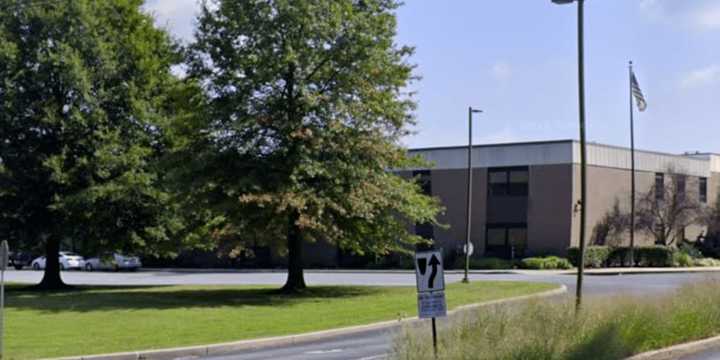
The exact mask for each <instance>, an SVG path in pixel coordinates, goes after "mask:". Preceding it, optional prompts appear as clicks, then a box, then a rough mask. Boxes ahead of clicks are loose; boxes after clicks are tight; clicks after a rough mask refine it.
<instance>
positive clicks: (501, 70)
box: [490, 62, 512, 82]
mask: <svg viewBox="0 0 720 360" xmlns="http://www.w3.org/2000/svg"><path fill="white" fill-rule="evenodd" d="M490 73H491V74H492V76H493V77H494V78H495V79H496V80H498V81H501V82H505V81H507V80H510V78H511V77H512V68H511V67H510V65H509V64H508V63H505V62H498V63H496V64H495V65H493V67H492V68H491V69H490Z"/></svg>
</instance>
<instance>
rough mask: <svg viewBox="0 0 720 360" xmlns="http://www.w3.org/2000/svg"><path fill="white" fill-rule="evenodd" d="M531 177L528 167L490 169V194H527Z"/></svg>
mask: <svg viewBox="0 0 720 360" xmlns="http://www.w3.org/2000/svg"><path fill="white" fill-rule="evenodd" d="M529 178H530V175H529V173H528V169H527V167H521V168H500V169H490V170H489V171H488V194H489V195H492V196H527V194H528V181H529Z"/></svg>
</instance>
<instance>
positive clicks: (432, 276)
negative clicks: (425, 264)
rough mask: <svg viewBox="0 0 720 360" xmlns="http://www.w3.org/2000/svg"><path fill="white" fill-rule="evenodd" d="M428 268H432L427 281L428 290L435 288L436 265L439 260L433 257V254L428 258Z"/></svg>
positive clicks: (438, 263)
mask: <svg viewBox="0 0 720 360" xmlns="http://www.w3.org/2000/svg"><path fill="white" fill-rule="evenodd" d="M429 264H430V266H432V272H430V278H429V279H428V288H430V289H432V288H434V287H435V286H434V285H435V276H437V273H438V265H440V260H438V258H437V257H436V256H435V254H433V255H432V257H431V258H430V263H429Z"/></svg>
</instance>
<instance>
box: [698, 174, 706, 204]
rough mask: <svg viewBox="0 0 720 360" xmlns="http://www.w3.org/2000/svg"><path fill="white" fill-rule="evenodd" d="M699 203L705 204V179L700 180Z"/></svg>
mask: <svg viewBox="0 0 720 360" xmlns="http://www.w3.org/2000/svg"><path fill="white" fill-rule="evenodd" d="M700 202H701V203H707V178H704V177H701V178H700Z"/></svg>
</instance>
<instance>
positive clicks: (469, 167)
mask: <svg viewBox="0 0 720 360" xmlns="http://www.w3.org/2000/svg"><path fill="white" fill-rule="evenodd" d="M472 114H473V108H472V106H471V107H468V151H467V158H468V163H467V211H466V215H467V218H466V219H465V276H464V277H463V279H462V282H464V283H469V282H470V278H469V277H468V272H469V271H470V219H471V218H472V216H471V214H472ZM433 321H434V320H433Z"/></svg>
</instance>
